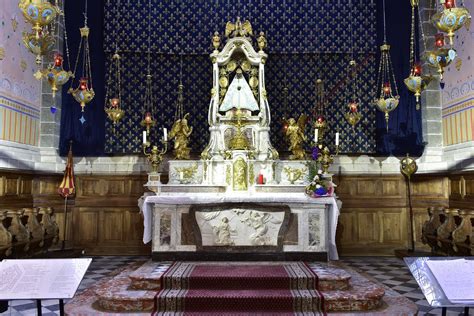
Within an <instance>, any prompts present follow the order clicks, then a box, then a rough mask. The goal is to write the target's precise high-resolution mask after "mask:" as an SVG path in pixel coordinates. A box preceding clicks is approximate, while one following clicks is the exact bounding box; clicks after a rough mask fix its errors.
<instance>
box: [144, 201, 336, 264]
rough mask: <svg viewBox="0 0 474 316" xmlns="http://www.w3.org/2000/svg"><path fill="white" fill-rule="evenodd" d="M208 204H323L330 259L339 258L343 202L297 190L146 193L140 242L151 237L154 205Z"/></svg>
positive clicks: (149, 239)
mask: <svg viewBox="0 0 474 316" xmlns="http://www.w3.org/2000/svg"><path fill="white" fill-rule="evenodd" d="M208 203H282V204H285V203H305V204H319V205H321V204H325V205H328V206H329V207H328V211H329V247H328V248H329V259H330V260H338V259H339V255H338V253H337V247H336V228H337V219H338V217H339V208H340V207H341V205H342V203H341V201H340V200H336V199H335V198H334V197H321V198H311V197H309V196H307V195H306V194H304V193H303V192H298V193H259V194H249V193H232V194H225V193H220V194H219V193H161V194H160V195H153V196H147V197H146V198H145V202H144V205H143V210H142V212H143V226H144V231H143V243H145V244H146V243H149V242H150V241H151V240H152V226H153V222H152V221H153V219H152V218H153V217H152V214H153V213H152V212H153V206H154V204H173V205H175V204H208Z"/></svg>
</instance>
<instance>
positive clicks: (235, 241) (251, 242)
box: [194, 204, 289, 250]
mask: <svg viewBox="0 0 474 316" xmlns="http://www.w3.org/2000/svg"><path fill="white" fill-rule="evenodd" d="M194 211H195V212H194V218H195V220H196V225H197V228H198V229H197V230H195V232H196V231H197V232H196V241H197V244H198V245H199V246H202V247H226V248H227V249H229V250H232V248H233V247H247V248H248V247H266V248H268V247H270V248H275V247H278V248H281V247H282V244H283V237H284V235H285V233H286V231H287V229H288V219H289V207H287V206H282V207H278V208H277V207H263V206H257V205H245V204H242V205H239V206H231V205H227V206H226V205H219V206H214V205H212V206H208V207H202V206H201V207H199V209H198V210H196V209H194ZM227 249H226V250H227Z"/></svg>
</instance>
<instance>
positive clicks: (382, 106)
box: [374, 0, 400, 132]
mask: <svg viewBox="0 0 474 316" xmlns="http://www.w3.org/2000/svg"><path fill="white" fill-rule="evenodd" d="M392 86H393V88H392ZM377 88H378V89H380V90H379V93H378V96H377V99H375V101H374V103H375V106H376V107H377V109H378V110H379V111H381V112H383V113H384V114H385V125H386V128H387V132H388V121H389V113H390V112H392V111H393V110H395V109H396V108H397V107H398V103H399V99H400V97H399V95H398V87H397V81H396V79H395V73H394V71H393V66H392V60H391V58H390V45H388V43H387V23H386V18H385V0H383V44H382V46H380V62H379V72H378V76H377Z"/></svg>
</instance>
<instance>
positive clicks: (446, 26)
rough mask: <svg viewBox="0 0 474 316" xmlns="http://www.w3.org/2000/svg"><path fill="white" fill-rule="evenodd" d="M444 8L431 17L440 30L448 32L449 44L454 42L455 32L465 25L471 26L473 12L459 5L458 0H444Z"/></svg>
mask: <svg viewBox="0 0 474 316" xmlns="http://www.w3.org/2000/svg"><path fill="white" fill-rule="evenodd" d="M440 2H441V3H442V8H443V10H442V11H440V12H437V13H436V14H434V15H433V17H432V18H431V21H432V22H433V24H434V26H435V27H436V28H437V29H438V30H439V31H440V32H445V33H447V36H448V38H449V44H450V45H451V46H452V45H453V44H454V40H453V39H454V34H455V32H456V31H457V30H459V29H460V28H461V27H463V26H464V25H465V26H466V28H469V25H470V24H471V14H470V13H469V11H468V10H467V9H466V8H465V7H464V6H457V5H456V0H442V1H440Z"/></svg>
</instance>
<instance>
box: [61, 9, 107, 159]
mask: <svg viewBox="0 0 474 316" xmlns="http://www.w3.org/2000/svg"><path fill="white" fill-rule="evenodd" d="M64 5H65V12H66V28H67V32H68V33H67V35H68V44H69V50H70V58H71V61H70V63H71V67H72V68H74V63H75V61H76V56H77V53H78V48H79V43H80V40H81V35H80V33H79V28H81V27H83V26H84V15H83V14H82V12H84V7H85V1H64ZM103 21H104V2H103V0H94V1H88V21H87V24H88V26H89V28H90V34H89V46H90V57H91V67H92V77H93V84H94V92H95V97H94V99H93V100H92V101H91V102H90V103H89V104H88V105H86V108H85V112H84V118H85V122H84V124H82V123H81V121H79V119H80V118H81V116H82V113H81V108H80V106H79V104H78V103H77V102H76V101H75V100H74V98H73V97H72V96H71V95H70V94H68V93H67V90H68V89H69V87H70V82H68V83H67V84H66V85H64V87H63V91H62V107H61V126H60V139H59V152H60V155H62V156H65V155H67V152H68V150H69V142H70V141H72V142H73V153H74V155H76V156H102V155H104V144H105V119H106V117H105V112H104V98H105V95H104V90H105V80H104V78H105V53H104V48H103V43H104V37H103ZM64 51H65V50H64ZM65 58H66V56H65ZM65 64H66V63H65ZM81 69H82V68H81V66H78V73H76V74H75V77H76V78H75V80H74V84H75V86H74V88H75V87H76V86H77V80H78V79H79V78H80V77H81V76H82V74H81Z"/></svg>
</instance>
